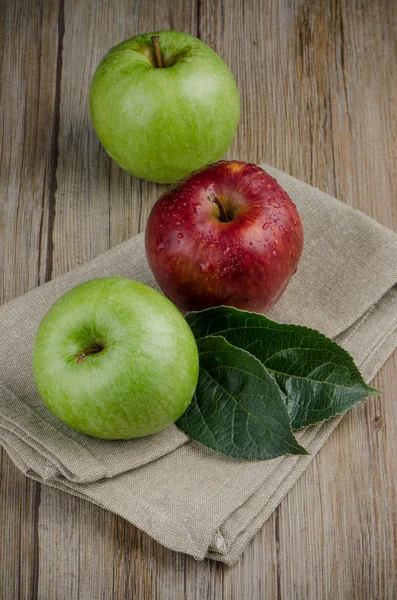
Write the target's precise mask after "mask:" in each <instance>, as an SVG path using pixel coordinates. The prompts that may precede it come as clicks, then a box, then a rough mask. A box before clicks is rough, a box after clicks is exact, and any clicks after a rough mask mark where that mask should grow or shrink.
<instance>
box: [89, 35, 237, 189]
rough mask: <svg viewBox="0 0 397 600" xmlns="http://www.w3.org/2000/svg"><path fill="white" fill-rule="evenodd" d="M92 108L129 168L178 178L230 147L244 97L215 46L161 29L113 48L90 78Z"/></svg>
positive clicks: (157, 177)
mask: <svg viewBox="0 0 397 600" xmlns="http://www.w3.org/2000/svg"><path fill="white" fill-rule="evenodd" d="M90 113H91V118H92V122H93V125H94V128H95V131H96V133H97V135H98V138H99V140H100V141H101V143H102V144H103V146H104V148H105V150H106V151H107V152H108V154H109V155H110V156H111V157H112V158H113V159H114V160H115V161H116V163H118V164H119V165H120V166H121V167H122V168H123V169H126V170H127V171H128V172H129V173H131V174H133V175H135V176H136V177H139V178H141V179H146V180H148V181H155V182H158V183H172V182H174V181H177V180H179V179H181V178H182V177H185V176H186V175H188V174H189V173H191V172H192V171H194V170H196V169H199V168H201V167H203V166H205V165H207V164H209V163H212V162H214V161H217V160H219V159H220V158H221V157H222V156H223V155H224V154H225V152H226V151H227V150H228V148H229V147H230V145H231V143H232V140H233V138H234V135H235V132H236V128H237V125H238V121H239V116H240V103H239V94H238V90H237V86H236V82H235V80H234V77H233V75H232V73H231V71H230V69H229V68H228V66H227V65H226V64H225V63H224V62H223V60H222V59H221V58H220V56H218V54H217V53H216V52H214V50H212V49H211V48H210V47H209V46H207V45H206V44H204V43H203V42H201V41H200V40H199V39H197V38H195V37H193V36H191V35H188V34H187V33H182V32H178V31H158V32H153V33H147V34H143V35H138V36H135V37H133V38H132V39H130V40H127V41H125V42H122V43H121V44H118V45H117V46H114V47H113V48H111V49H110V50H109V52H108V53H107V54H106V56H105V57H104V58H103V59H102V61H101V62H100V64H99V65H98V67H97V69H96V71H95V73H94V76H93V79H92V82H91V87H90Z"/></svg>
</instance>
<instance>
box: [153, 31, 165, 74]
mask: <svg viewBox="0 0 397 600" xmlns="http://www.w3.org/2000/svg"><path fill="white" fill-rule="evenodd" d="M159 39H160V38H159V36H158V35H152V43H153V48H154V55H155V57H156V61H155V62H156V68H157V69H162V68H163V59H162V58H161V52H160V43H159Z"/></svg>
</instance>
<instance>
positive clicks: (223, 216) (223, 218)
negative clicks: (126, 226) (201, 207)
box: [208, 193, 231, 223]
mask: <svg viewBox="0 0 397 600" xmlns="http://www.w3.org/2000/svg"><path fill="white" fill-rule="evenodd" d="M208 200H209V201H210V202H213V203H214V204H216V205H217V207H218V209H219V220H220V221H221V223H229V221H231V218H230V217H229V215H228V214H227V211H226V209H225V207H224V206H223V204H222V202H221V200H220V199H219V198H218V196H216V195H215V194H214V193H212V194H210V195H209V196H208Z"/></svg>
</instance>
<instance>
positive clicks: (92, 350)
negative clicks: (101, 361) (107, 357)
mask: <svg viewBox="0 0 397 600" xmlns="http://www.w3.org/2000/svg"><path fill="white" fill-rule="evenodd" d="M103 349H104V346H102V344H96V345H95V346H92V347H91V348H87V349H86V350H84V352H82V353H81V354H79V355H78V357H77V364H78V365H79V364H80V363H81V362H83V360H84V359H85V357H86V356H88V354H98V353H99V352H102V350H103Z"/></svg>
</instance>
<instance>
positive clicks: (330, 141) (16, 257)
mask: <svg viewBox="0 0 397 600" xmlns="http://www.w3.org/2000/svg"><path fill="white" fill-rule="evenodd" d="M0 14H1V19H0V28H1V35H0V40H1V44H2V87H1V94H2V95H1V99H2V108H3V118H2V122H1V156H0V301H1V302H5V301H7V300H9V299H11V298H13V297H16V296H18V295H20V294H22V293H24V292H26V291H27V290H29V289H32V288H34V287H36V286H37V285H39V284H41V283H43V282H44V281H46V280H48V279H49V278H52V277H55V276H57V275H59V274H61V273H64V272H66V271H67V270H69V269H71V268H73V267H74V266H76V265H77V264H79V263H82V262H84V261H87V260H89V259H91V258H92V257H94V256H96V255H98V254H100V253H102V252H104V251H105V250H107V249H108V248H109V247H112V246H114V245H116V244H118V243H120V242H122V241H123V240H125V239H127V238H129V237H130V236H132V235H134V234H135V233H137V232H138V231H140V230H142V229H143V228H144V227H145V223H146V220H147V217H148V214H149V211H150V208H151V206H152V205H153V203H154V202H155V200H156V199H157V197H158V195H159V194H160V192H161V191H162V189H163V186H157V185H154V184H149V183H146V182H142V181H138V180H136V179H134V178H132V177H130V176H129V175H127V174H126V173H125V172H123V171H122V170H121V169H119V168H118V167H117V166H116V165H115V164H114V163H113V162H112V161H111V160H110V159H109V158H108V157H107V155H106V153H105V152H104V150H103V149H102V148H101V147H100V145H99V143H98V141H97V139H96V137H95V134H94V132H93V129H92V126H91V124H90V120H89V114H88V108H87V94H88V86H89V82H90V79H91V76H92V74H93V72H94V70H95V67H96V65H97V64H98V62H99V60H100V58H101V57H102V55H103V54H104V53H105V52H106V51H107V50H108V49H109V48H110V47H111V46H112V45H114V44H116V43H118V42H120V41H122V40H123V39H126V38H127V37H130V36H132V35H134V34H136V33H140V32H144V31H150V30H155V29H168V28H173V29H179V30H183V31H187V32H188V33H191V34H193V35H198V36H199V37H200V38H201V39H202V40H203V41H205V42H206V43H208V44H209V45H211V46H212V47H213V48H214V49H215V50H216V51H217V52H219V54H220V55H221V56H222V57H223V58H224V59H225V61H226V62H227V63H228V64H229V65H230V67H231V68H232V70H233V72H234V74H235V76H236V79H237V83H238V86H239V89H240V93H241V99H242V117H241V122H240V125H239V129H238V132H237V135H236V138H235V141H234V143H233V146H232V148H231V149H230V151H229V153H228V157H236V158H240V159H243V160H249V161H256V162H258V161H262V160H264V161H266V162H268V163H270V164H272V165H274V166H275V167H277V168H280V169H283V170H286V171H288V172H289V173H291V174H292V175H294V176H296V177H298V178H301V179H304V180H305V181H307V182H309V183H311V184H313V185H315V186H317V187H319V188H321V189H323V190H325V191H327V192H329V193H331V194H333V195H335V196H337V197H338V198H339V199H341V200H344V201H346V202H348V203H349V204H351V205H353V206H355V207H356V208H358V209H360V210H362V211H364V212H365V213H367V214H369V215H371V216H372V217H374V218H375V219H377V220H378V221H379V222H381V223H383V224H384V225H386V226H388V227H390V228H391V229H394V230H396V231H397V203H396V200H395V199H396V196H397V177H396V172H395V165H396V162H397V146H396V141H397V119H396V117H397V115H396V106H397V102H396V100H397V60H396V59H397V56H396V54H397V52H396V39H397V37H396V35H397V4H396V3H395V2H391V1H390V0H374V1H371V2H370V1H369V0H344V1H343V0H330V1H328V2H324V1H322V0H314V1H309V0H289V1H288V2H285V1H283V0H267V1H265V0H262V1H261V0H245V1H244V2H243V1H242V0H222V1H219V2H212V1H210V0H194V1H190V2H184V1H183V0H176V1H172V0H158V1H154V0H151V1H150V0H146V1H145V0H136V1H127V0H125V1H123V0H116V1H115V2H112V3H109V2H106V1H105V0H98V1H95V0H87V1H86V2H83V1H82V0H52V1H51V2H49V1H46V0H36V1H35V2H32V3H28V2H25V1H24V0H14V1H13V2H4V3H3V6H2V7H1V10H0ZM396 371H397V356H396V354H394V356H393V357H391V358H390V359H389V361H388V362H387V364H386V365H385V366H384V368H383V369H382V371H381V372H380V373H379V375H378V377H377V378H376V381H375V386H376V387H378V388H380V389H382V390H383V395H382V397H381V398H376V399H372V400H370V401H369V402H367V403H366V404H365V405H362V406H359V407H357V408H355V409H354V410H353V411H352V412H351V413H350V414H349V415H348V416H347V417H346V418H345V419H344V420H343V421H342V424H341V425H340V426H339V427H338V429H337V430H336V431H335V432H334V433H333V435H332V436H331V438H330V440H329V441H328V442H327V444H326V445H325V447H324V448H323V449H322V451H321V452H320V453H319V455H318V456H317V457H316V458H315V460H314V461H313V463H312V464H311V466H310V467H309V469H308V470H307V471H306V472H305V474H304V475H303V476H302V478H301V479H300V480H299V482H298V483H297V485H296V486H295V488H294V489H293V490H292V491H291V492H290V494H289V495H288V496H287V497H286V498H285V500H284V501H283V502H282V503H281V505H280V506H279V507H278V509H277V510H276V511H275V513H274V514H273V516H272V517H271V518H270V519H269V520H268V521H267V523H266V524H265V526H264V527H263V528H262V530H261V531H260V533H259V534H258V535H257V536H256V537H255V538H254V540H253V541H252V543H251V544H250V545H249V547H248V549H247V550H246V552H245V553H244V555H243V556H242V558H241V560H240V561H239V562H238V563H237V564H236V565H235V566H234V567H233V568H228V567H224V566H222V565H220V564H217V563H215V562H213V561H208V560H207V561H203V562H200V563H198V562H195V561H194V560H193V559H192V558H190V557H187V556H184V555H181V554H176V553H173V552H170V551H168V550H166V549H165V548H163V547H161V546H160V545H159V544H157V543H156V542H154V541H153V540H152V539H151V538H149V537H148V536H146V535H145V534H144V533H142V532H140V531H139V530H137V529H136V528H134V527H133V526H131V525H129V524H128V523H127V522H125V521H124V520H123V519H121V518H119V517H116V516H115V515H112V514H111V513H109V512H106V511H104V510H102V509H100V508H98V507H96V506H93V505H91V504H89V503H87V502H84V501H82V500H79V499H77V498H72V497H70V496H69V495H67V494H63V493H61V492H58V491H56V490H53V489H50V488H48V487H46V486H40V485H39V484H36V483H33V482H31V481H29V480H27V479H25V477H24V476H22V475H21V474H20V473H19V471H18V470H17V469H16V468H15V467H14V466H13V465H12V463H11V461H10V460H9V459H8V457H7V456H6V455H5V453H4V452H3V453H1V454H0V524H1V525H0V526H1V532H2V535H1V536H0V598H2V599H3V600H15V599H22V598H24V599H29V600H30V599H38V600H42V599H46V600H52V599H57V600H62V599H65V600H66V599H68V600H69V599H70V598H81V599H83V600H90V599H93V600H94V599H95V600H98V599H102V598H103V599H107V598H109V599H110V598H112V599H126V598H143V599H146V598H148V599H149V598H150V599H152V598H164V599H169V600H175V599H176V598H178V599H185V600H193V599H197V600H198V599H200V600H201V599H207V598H208V599H209V600H220V599H224V600H226V599H228V600H229V599H235V600H237V599H242V598H247V599H248V598H249V599H250V600H263V599H267V600H273V599H274V600H290V599H291V598H294V600H295V599H297V600H298V599H302V600H303V599H308V598H318V599H320V598H321V600H328V599H329V600H331V599H332V600H334V599H335V598H338V599H349V600H350V599H353V598H357V599H362V600H366V599H371V600H392V599H393V598H395V597H396V589H397V508H396V507H397V471H396V461H395V456H396V454H397V405H396V402H395V399H396V396H397V389H396V387H397V379H396Z"/></svg>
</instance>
